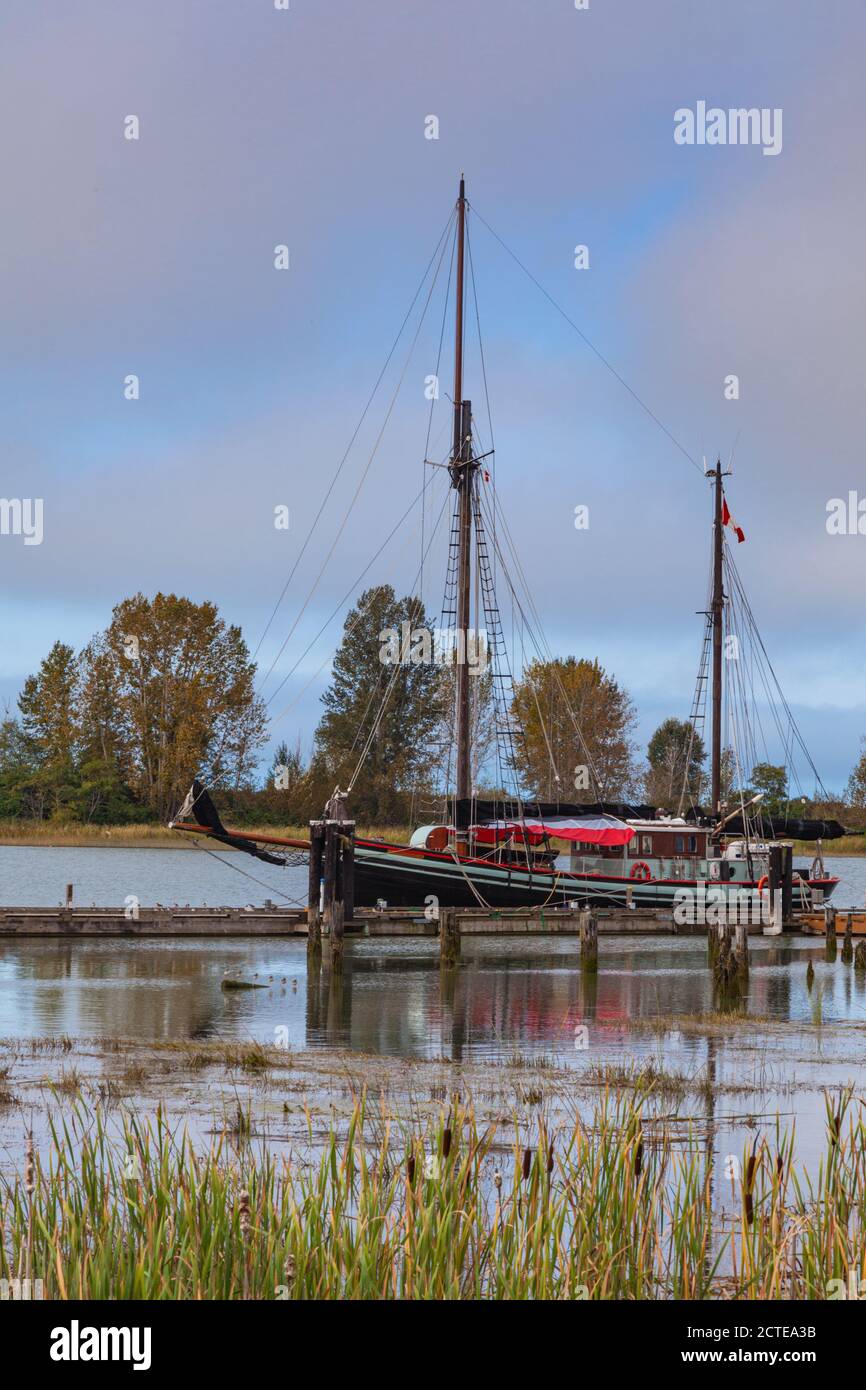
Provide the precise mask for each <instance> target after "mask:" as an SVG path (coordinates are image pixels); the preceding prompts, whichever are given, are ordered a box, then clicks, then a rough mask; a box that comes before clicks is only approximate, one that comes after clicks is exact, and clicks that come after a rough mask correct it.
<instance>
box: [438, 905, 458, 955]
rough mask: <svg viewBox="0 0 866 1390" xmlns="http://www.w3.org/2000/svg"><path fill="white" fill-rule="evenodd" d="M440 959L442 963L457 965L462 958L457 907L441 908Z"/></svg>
mask: <svg viewBox="0 0 866 1390" xmlns="http://www.w3.org/2000/svg"><path fill="white" fill-rule="evenodd" d="M439 960H440V963H441V964H442V965H457V964H458V962H459V960H460V924H459V921H458V917H457V909H456V907H440V909H439Z"/></svg>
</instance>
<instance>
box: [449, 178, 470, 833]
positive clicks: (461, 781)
mask: <svg viewBox="0 0 866 1390" xmlns="http://www.w3.org/2000/svg"><path fill="white" fill-rule="evenodd" d="M465 240H466V184H465V180H464V179H463V176H462V175H461V178H460V196H459V197H458V199H457V286H456V297H457V304H456V322H455V329H454V445H453V449H452V453H451V481H452V484H453V486H454V487H455V488H456V489H457V494H458V496H457V538H458V551H457V632H456V634H455V636H456V658H455V659H456V699H457V731H456V734H457V776H456V787H455V793H456V797H457V803H458V806H457V812H456V816H455V822H454V824H455V829H456V832H457V836H456V843H457V850H458V852H462V853H466V851H467V850H468V847H469V844H468V842H469V837H468V833H467V832H468V828H469V816H468V815H467V814H466V812H465V809H464V808H465V805H466V802H467V800H468V798H469V797H470V795H471V791H472V787H471V749H470V729H469V667H468V665H467V656H468V649H469V648H468V643H469V599H470V592H471V567H472V487H473V481H474V480H473V475H474V472H475V467H474V465H473V463H472V407H471V404H470V402H469V401H464V399H463V300H464V275H463V258H464V244H465ZM461 803H462V804H461Z"/></svg>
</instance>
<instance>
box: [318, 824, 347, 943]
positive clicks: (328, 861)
mask: <svg viewBox="0 0 866 1390" xmlns="http://www.w3.org/2000/svg"><path fill="white" fill-rule="evenodd" d="M322 883H323V892H322V927H323V930H324V932H325V934H326V935H327V937H328V940H329V942H330V946H331V966H332V968H333V969H335V970H341V969H342V966H343V856H342V852H341V836H340V822H339V821H335V820H327V821H325V852H324V855H323V858H322Z"/></svg>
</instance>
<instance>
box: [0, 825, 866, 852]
mask: <svg viewBox="0 0 866 1390" xmlns="http://www.w3.org/2000/svg"><path fill="white" fill-rule="evenodd" d="M238 828H239V829H241V828H242V829H243V830H244V832H245V834H256V833H258V834H261V835H281V836H285V837H286V838H288V839H305V838H306V837H307V836H308V834H309V826H308V825H300V824H299V825H258V826H247V825H244V826H242V827H238ZM357 833H358V835H359V836H361V837H362V838H364V839H380V840H388V841H389V842H391V843H393V844H405V843H406V842H407V841H408V839H409V836H410V834H411V828H410V827H409V826H407V825H382V826H371V825H359V826H358V832H357ZM203 838H204V837H203V836H200V835H185V834H183V833H182V832H180V831H177V830H169V829H168V827H167V826H164V825H81V824H79V823H76V822H69V823H67V824H63V823H57V822H53V821H33V820H10V821H0V847H2V846H4V845H27V846H42V847H44V848H55V849H194V848H195V847H196V844H197V843H198V842H200V841H201V840H202V839H203ZM823 853H824V856H825V857H827V856H830V855H834V856H835V855H839V856H852V857H859V856H861V855H864V854H866V834H859V835H845V836H843V837H842V839H840V840H827V841H825V842H824V844H823ZM794 854H795V855H796V856H799V857H801V858H803V859H807V858H808V860H809V861H810V862H811V860H812V859H813V858H814V855H815V846H814V844H810V843H807V842H805V841H801V840H795V841H794Z"/></svg>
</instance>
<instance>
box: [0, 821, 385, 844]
mask: <svg viewBox="0 0 866 1390" xmlns="http://www.w3.org/2000/svg"><path fill="white" fill-rule="evenodd" d="M226 820H227V824H230V823H231V818H230V816H229V817H227V818H226ZM238 828H240V829H243V831H244V833H245V834H247V835H254V834H256V833H259V834H262V835H277V836H285V837H286V838H287V839H291V840H298V839H306V838H307V837H308V836H309V833H310V827H309V825H308V824H307V823H304V824H303V825H259V826H242V827H238ZM409 834H410V830H409V827H408V826H405V825H384V826H371V825H361V826H359V827H358V835H359V836H360V837H361V838H362V839H381V840H388V841H391V842H393V843H395V844H402V843H403V842H404V841H406V840H408V838H409ZM203 839H204V837H203V836H196V835H183V834H181V833H180V832H178V831H176V830H169V829H168V828H167V827H166V826H164V825H80V824H77V823H75V822H69V823H66V824H64V823H62V822H54V821H14V820H13V821H10V820H6V821H0V845H54V846H63V847H67V848H73V849H74V848H76V847H79V846H80V847H92V846H97V847H98V846H101V847H102V848H109V849H110V848H115V849H195V848H196V847H197V845H198V842H199V841H200V840H203ZM221 852H222V851H221ZM229 852H230V853H231V852H232V851H229Z"/></svg>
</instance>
